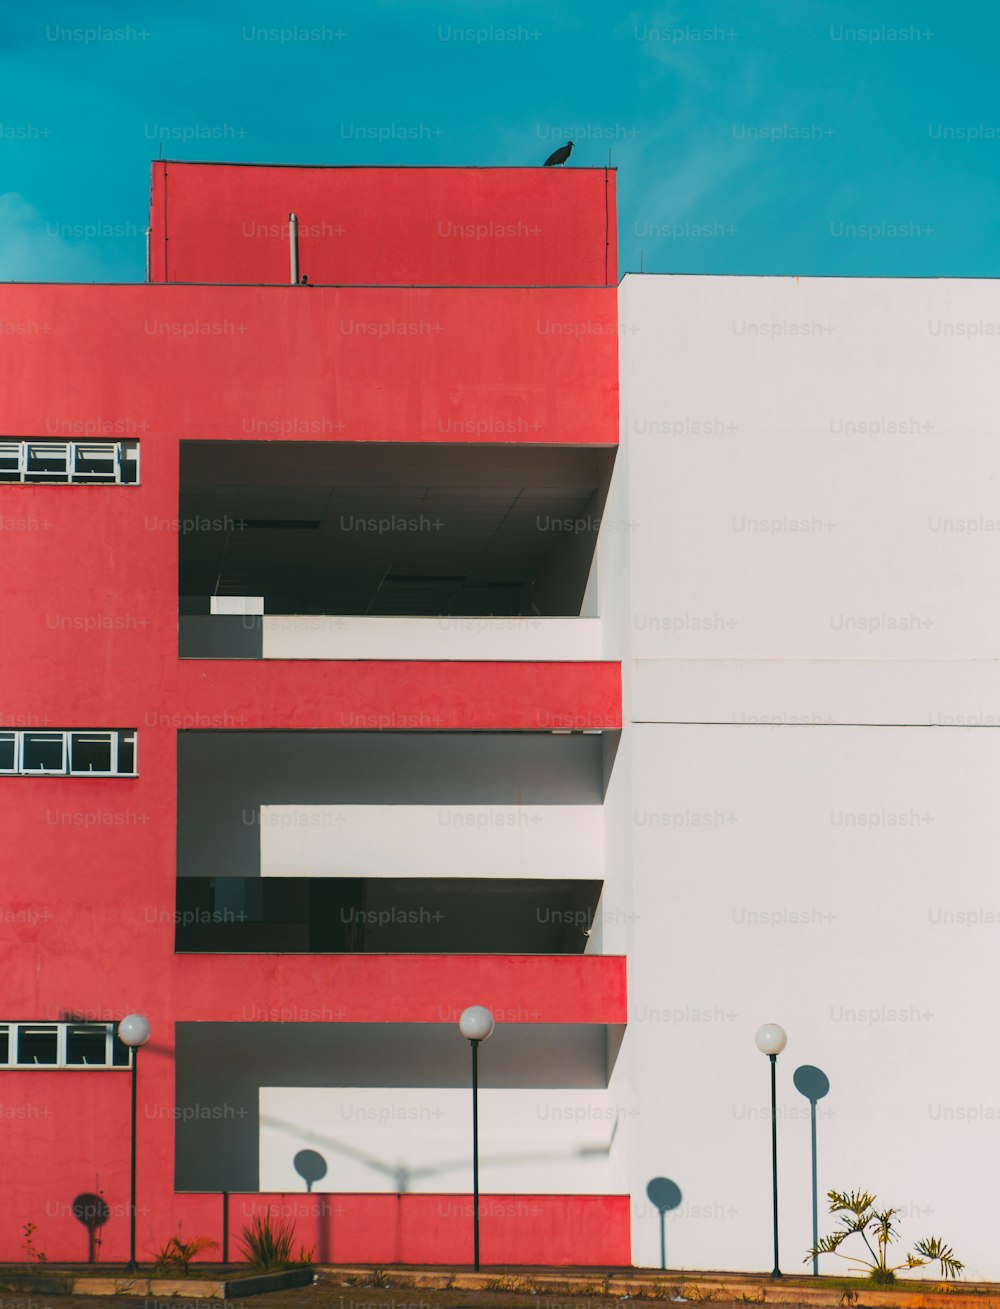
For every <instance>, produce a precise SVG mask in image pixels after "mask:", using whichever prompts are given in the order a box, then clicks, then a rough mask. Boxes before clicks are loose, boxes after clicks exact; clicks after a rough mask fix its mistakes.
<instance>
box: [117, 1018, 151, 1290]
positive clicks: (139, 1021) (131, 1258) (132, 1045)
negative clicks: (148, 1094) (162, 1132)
mask: <svg viewBox="0 0 1000 1309" xmlns="http://www.w3.org/2000/svg"><path fill="white" fill-rule="evenodd" d="M118 1039H119V1041H121V1042H122V1044H123V1045H127V1046H128V1048H129V1050H130V1051H131V1052H132V1143H131V1150H130V1157H129V1182H130V1187H129V1206H128V1271H129V1272H130V1273H137V1272H138V1271H139V1265H138V1264H137V1263H136V1259H135V1153H136V1151H135V1140H136V1117H137V1114H136V1103H137V1099H138V1094H137V1087H138V1080H139V1047H140V1046H141V1045H145V1044H146V1042H147V1041H148V1040H149V1022H148V1020H147V1019H146V1018H144V1017H143V1015H142V1014H127V1015H126V1016H125V1017H124V1018H123V1019H122V1020H121V1022H120V1023H119V1024H118Z"/></svg>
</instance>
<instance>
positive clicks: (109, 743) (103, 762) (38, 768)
mask: <svg viewBox="0 0 1000 1309" xmlns="http://www.w3.org/2000/svg"><path fill="white" fill-rule="evenodd" d="M135 746H136V733H135V732H133V731H120V732H119V731H106V730H103V729H98V728H95V729H89V728H88V729H75V730H70V731H64V730H46V731H34V730H32V731H23V732H17V731H15V732H9V731H3V732H0V773H6V774H7V775H11V774H13V775H15V776H19V777H51V776H60V777H65V776H66V775H67V774H69V776H70V777H134V776H135V774H136V767H135Z"/></svg>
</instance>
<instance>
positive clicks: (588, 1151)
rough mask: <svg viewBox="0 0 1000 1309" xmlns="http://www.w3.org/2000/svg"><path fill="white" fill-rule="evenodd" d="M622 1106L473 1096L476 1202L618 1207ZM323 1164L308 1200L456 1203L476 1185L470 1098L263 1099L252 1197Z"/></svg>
mask: <svg viewBox="0 0 1000 1309" xmlns="http://www.w3.org/2000/svg"><path fill="white" fill-rule="evenodd" d="M621 1114H622V1109H621V1106H619V1105H616V1104H614V1103H613V1102H612V1101H611V1099H610V1098H609V1096H608V1093H607V1092H606V1091H580V1090H563V1089H560V1090H553V1091H542V1090H504V1091H491V1090H482V1089H481V1090H480V1092H479V1171H480V1188H481V1190H482V1191H483V1192H484V1193H493V1194H500V1195H503V1194H507V1195H511V1194H513V1195H576V1194H581V1195H588V1194H589V1195H621V1194H623V1192H624V1180H623V1178H622V1175H621V1172H620V1171H619V1170H618V1169H617V1168H616V1167H615V1166H614V1164H613V1163H612V1162H611V1160H610V1150H611V1141H612V1137H613V1135H614V1134H615V1124H616V1120H617V1119H619V1118H620V1117H621ZM300 1150H315V1151H316V1153H317V1154H320V1155H322V1156H323V1158H324V1159H325V1160H326V1161H327V1168H328V1171H327V1174H326V1176H325V1177H324V1178H323V1179H322V1180H320V1181H317V1182H316V1183H315V1184H314V1187H313V1189H314V1190H315V1191H357V1192H371V1191H390V1192H395V1191H416V1192H430V1193H433V1192H436V1191H440V1192H444V1193H445V1194H447V1193H449V1192H451V1193H456V1192H457V1193H459V1194H464V1193H465V1192H467V1191H469V1190H470V1179H471V1177H472V1097H471V1094H470V1092H469V1091H468V1089H454V1088H451V1089H449V1088H441V1087H431V1088H417V1087H414V1088H410V1087H402V1088H393V1089H391V1090H379V1089H368V1088H365V1089H359V1088H357V1087H287V1086H285V1087H267V1086H264V1087H261V1089H260V1185H261V1190H263V1191H301V1190H303V1189H305V1188H304V1183H303V1180H302V1178H301V1177H300V1176H299V1174H298V1173H296V1171H295V1167H294V1159H295V1156H296V1154H297V1153H298V1152H299V1151H300Z"/></svg>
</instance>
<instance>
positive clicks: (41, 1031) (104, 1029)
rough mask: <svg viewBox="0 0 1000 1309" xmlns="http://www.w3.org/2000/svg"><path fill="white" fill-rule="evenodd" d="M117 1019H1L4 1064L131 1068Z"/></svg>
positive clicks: (0, 1046)
mask: <svg viewBox="0 0 1000 1309" xmlns="http://www.w3.org/2000/svg"><path fill="white" fill-rule="evenodd" d="M131 1062H132V1059H131V1051H130V1050H129V1048H128V1046H127V1045H123V1044H122V1042H121V1041H119V1040H118V1034H117V1024H116V1023H91V1022H70V1023H31V1022H24V1023H0V1068H128V1067H130V1066H131Z"/></svg>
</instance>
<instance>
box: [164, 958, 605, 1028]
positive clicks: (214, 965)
mask: <svg viewBox="0 0 1000 1309" xmlns="http://www.w3.org/2000/svg"><path fill="white" fill-rule="evenodd" d="M172 973H173V977H174V992H173V1003H174V1005H175V1017H176V1021H178V1022H185V1021H187V1020H189V1019H191V1018H195V1019H197V1020H198V1021H199V1022H214V1023H226V1022H262V1023H266V1022H347V1023H352V1022H353V1023H393V1022H407V1023H457V1022H458V1019H459V1017H460V1015H461V1013H462V1011H463V1010H464V1009H465V1008H467V1007H468V1006H469V1005H470V1004H473V1003H475V1004H485V1005H486V1006H487V1007H488V1008H489V1009H490V1011H491V1012H492V1014H493V1016H494V1017H495V1018H496V1020H497V1022H499V1023H568V1024H569V1023H598V1024H608V1025H618V1024H624V1023H625V1022H626V1021H627V1009H628V1006H627V996H626V960H625V957H624V956H622V955H377V954H371V955H220V954H214V955H179V956H176V957H175V959H174V960H173V969H172ZM442 997H448V999H447V1000H446V1001H445V1000H442Z"/></svg>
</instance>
